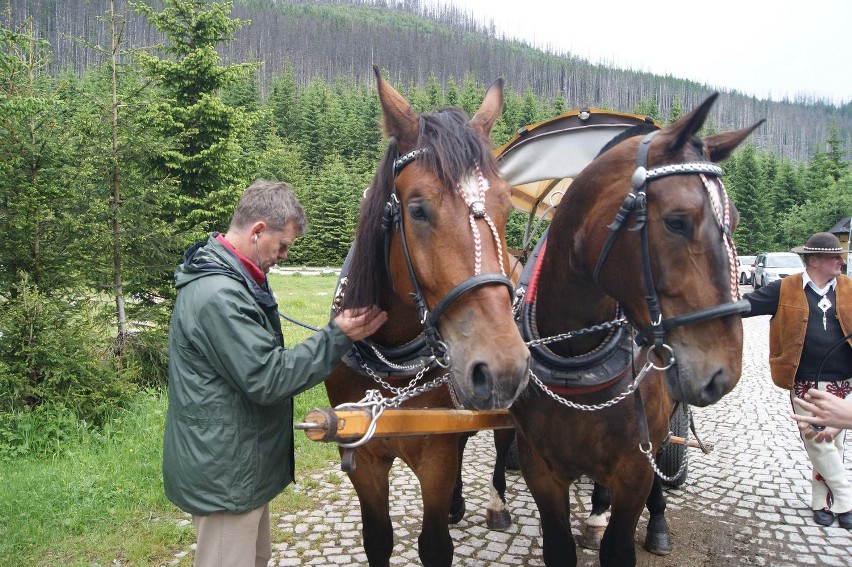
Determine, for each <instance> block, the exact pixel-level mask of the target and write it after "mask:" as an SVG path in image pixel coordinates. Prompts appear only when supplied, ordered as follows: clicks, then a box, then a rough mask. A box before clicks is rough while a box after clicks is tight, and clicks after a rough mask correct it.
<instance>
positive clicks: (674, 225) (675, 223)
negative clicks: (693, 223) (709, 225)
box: [663, 217, 687, 234]
mask: <svg viewBox="0 0 852 567" xmlns="http://www.w3.org/2000/svg"><path fill="white" fill-rule="evenodd" d="M663 222H664V223H665V225H666V229H667V230H668V231H669V232H674V233H677V234H686V230H687V222H686V221H685V220H684V219H683V218H681V217H673V218H668V219H665V220H664V221H663Z"/></svg>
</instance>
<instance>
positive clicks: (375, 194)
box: [343, 108, 497, 308]
mask: <svg viewBox="0 0 852 567" xmlns="http://www.w3.org/2000/svg"><path fill="white" fill-rule="evenodd" d="M419 128H420V131H419V134H418V139H417V145H416V146H415V148H408V149H407V150H412V149H418V148H426V149H427V150H428V151H426V152H424V153H421V154H420V155H418V156H417V158H416V159H417V161H418V162H421V163H423V164H425V165H426V166H427V167H428V168H429V170H430V171H432V172H433V173H434V175H435V176H436V177H437V178H438V179H439V180H440V182H441V185H442V186H443V188H444V189H445V190H446V191H455V190H456V187H457V185H458V183H459V182H460V181H461V180H462V179H463V178H464V177H465V176H466V175H467V174H468V173H469V172H470V171H471V169H472V168H473V166H474V163H478V164H479V167H480V169H481V170H482V174H483V175H484V176H486V177H489V176H495V175H497V166H496V164H495V162H494V158H493V156H492V155H491V149H490V142H488V141H487V140H485V139H483V138H482V137H481V136H480V134H479V133H478V132H477V131H476V130H474V129H473V128H471V127H470V125H469V124H468V117H467V115H466V114H465V113H464V112H463V111H462V110H460V109H458V108H445V109H441V110H437V111H435V112H429V113H425V114H422V115H421V116H420V126H419ZM399 151H400V150H399V148H398V146H397V143H396V140H394V139H391V140H390V142H389V144H388V149H387V151H386V152H385V155H384V157H383V158H382V161H381V162H380V164H379V167H378V170H377V171H376V175H375V177H374V178H373V182H372V183H371V184H370V188H369V190H368V191H367V194H366V197H365V198H364V201H363V202H362V203H361V211H360V215H359V219H358V229H357V231H356V234H355V243H356V245H355V249H354V250H353V252H352V258H351V261H350V268H349V274H348V283H347V286H346V295H345V297H344V299H343V307H344V308H349V307H362V306H367V305H380V306H381V307H387V306H386V305H382V292H383V291H384V290H385V289H387V287H388V286H390V281H389V279H388V274H387V268H386V266H385V261H386V260H385V249H384V232H383V231H382V213H383V211H384V208H385V204H386V203H387V202H388V199H389V198H390V195H391V192H392V191H393V187H394V181H395V176H394V173H393V162H394V160H395V159H396V158H397V157H399ZM405 277H408V275H407V274H406V275H405Z"/></svg>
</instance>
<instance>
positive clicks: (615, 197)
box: [554, 94, 763, 406]
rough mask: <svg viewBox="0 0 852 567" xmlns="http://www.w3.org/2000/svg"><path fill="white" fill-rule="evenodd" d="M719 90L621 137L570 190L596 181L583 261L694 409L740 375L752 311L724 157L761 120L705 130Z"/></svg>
mask: <svg viewBox="0 0 852 567" xmlns="http://www.w3.org/2000/svg"><path fill="white" fill-rule="evenodd" d="M716 96H717V95H716V94H714V95H712V96H711V97H709V98H708V99H707V100H706V101H705V102H704V103H702V104H701V105H700V106H699V107H698V108H696V109H695V110H693V111H692V112H690V113H689V114H687V115H685V116H683V117H682V118H681V119H679V120H677V121H676V122H675V123H673V124H671V125H669V126H666V127H665V128H663V129H662V130H659V131H656V132H653V133H650V134H648V135H646V136H637V137H632V138H629V139H627V140H624V141H622V142H620V143H618V144H616V145H615V146H614V147H612V148H610V149H609V150H607V151H606V152H604V153H603V154H602V155H601V156H600V157H599V158H597V159H596V160H594V161H593V162H592V163H591V164H590V165H589V167H587V168H586V169H585V170H584V171H583V172H582V173H581V174H580V175H579V176H578V177H577V178H576V179H575V181H574V183H575V184H576V186H575V187H573V188H572V189H573V190H575V191H579V188H580V187H583V186H586V185H589V184H591V185H593V186H594V187H595V188H596V189H593V190H591V191H585V192H584V193H589V194H593V195H596V196H597V202H596V203H594V204H593V205H591V206H593V208H594V210H595V211H597V212H596V213H595V214H593V215H591V216H590V217H589V220H587V221H586V222H585V223H584V225H583V226H584V232H582V233H581V234H580V235H578V237H577V238H576V239H575V247H583V249H582V251H578V252H579V254H580V255H581V256H582V257H583V263H584V264H585V269H587V270H588V271H589V273H593V277H594V279H595V281H596V282H597V284H598V285H599V286H600V287H601V288H603V289H604V290H605V291H606V292H607V293H608V294H609V295H611V296H612V297H614V298H615V299H616V300H617V301H618V302H619V303H620V305H621V306H622V308H623V309H624V312H625V314H626V315H627V317H628V319H629V320H630V322H631V323H632V324H633V325H634V326H635V327H636V328H637V329H639V330H640V332H639V335H638V338H637V341H638V342H639V343H640V344H646V345H648V346H650V347H651V348H650V350H649V353H650V354H649V361H651V360H653V361H654V365H655V366H657V367H658V368H668V370H667V372H666V385H667V388H668V390H669V393H670V394H671V395H672V396H673V397H674V398H675V399H677V400H680V401H684V402H687V403H689V404H691V405H695V406H706V405H708V404H712V403H714V402H716V401H718V400H719V399H720V398H721V397H722V396H724V395H725V394H726V393H728V392H729V391H731V389H732V388H733V387H734V386H735V385H736V384H737V382H738V380H739V377H740V372H741V369H742V368H741V365H742V339H743V335H742V322H741V317H740V315H741V314H742V313H743V312H744V311H746V310H747V304H746V303H745V302H743V301H741V298H740V295H739V290H738V285H737V284H738V281H737V273H736V264H735V263H736V249H735V247H734V243H733V240H732V238H731V233H732V232H733V230H734V229H735V228H736V224H737V221H738V219H739V215H738V212H737V210H736V208H735V207H734V205H733V203H732V202H730V200H729V198H728V194H727V192H726V190H725V187H724V185H723V184H722V180H721V174H722V171H721V168H720V167H719V166H718V165H716V163H715V162H718V161H721V160H723V159H725V158H727V157H729V156H730V154H731V153H732V152H733V150H734V149H735V148H736V147H737V146H738V145H739V144H741V143H742V142H743V141H744V140H745V139H746V137H747V136H748V135H749V134H751V132H752V131H754V129H755V128H757V126H759V125H760V124H761V123H762V122H763V121H760V122H758V123H757V124H755V125H753V126H750V127H747V128H743V129H740V130H736V131H731V132H725V133H722V134H716V135H711V136H706V137H703V138H701V137H699V136H698V132H699V130H700V129H701V127H702V126H703V124H704V121H705V119H706V118H707V115H708V113H709V112H710V108H711V106H712V105H713V102H714V101H715V99H716ZM581 192H582V191H581ZM591 219H595V220H596V222H594V223H593V222H592V221H591ZM602 219H605V220H602ZM554 222H556V221H555V219H554Z"/></svg>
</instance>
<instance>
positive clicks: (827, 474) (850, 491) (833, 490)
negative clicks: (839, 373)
mask: <svg viewBox="0 0 852 567" xmlns="http://www.w3.org/2000/svg"><path fill="white" fill-rule="evenodd" d="M849 384H850V380H840V381H837V382H819V383H818V386H817V388H818V389H819V390H826V389H827V388H826V387H827V386H831V390H833V392H832V393H835V395H836V393H839V392H842V391H849V389H850V386H849ZM794 392H795V390H793V391H792V392H791V397H790V399H791V403H792V398H793V397H795V395H796V394H795V393H794ZM840 397H846V396H840ZM793 411H795V412H796V413H797V414H801V415H810V413H809V412H806V411H805V410H803V409H802V408H800V407H799V406H797V405H796V404H793ZM845 439H846V430H845V429H842V430H841V431H840V433H838V434H837V436H836V437H835V438H834V441H832V442H831V443H817V442H815V441H813V440H811V439H806V438H805V437H804V436H802V441H803V442H804V444H805V451H807V453H808V457H809V458H810V460H811V465H813V477H812V478H811V508H812V509H814V510H822V509H823V508H828V509H829V510H831V511H832V512H834V513H835V514H840V513H843V512H848V511H850V510H852V482H850V480H849V475H848V474H847V472H846V467H845V466H844V463H843V443H844V440H845Z"/></svg>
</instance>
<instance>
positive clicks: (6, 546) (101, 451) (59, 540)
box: [0, 275, 339, 567]
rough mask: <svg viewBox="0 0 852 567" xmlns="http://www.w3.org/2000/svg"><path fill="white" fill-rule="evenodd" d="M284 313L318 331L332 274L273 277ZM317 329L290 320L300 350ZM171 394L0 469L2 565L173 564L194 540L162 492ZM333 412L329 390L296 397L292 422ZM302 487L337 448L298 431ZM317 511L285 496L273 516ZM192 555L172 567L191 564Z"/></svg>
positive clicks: (140, 401)
mask: <svg viewBox="0 0 852 567" xmlns="http://www.w3.org/2000/svg"><path fill="white" fill-rule="evenodd" d="M270 282H271V284H272V286H273V289H274V290H275V292H276V295H277V296H278V302H279V307H280V309H281V311H282V312H283V313H285V314H286V315H288V316H289V317H292V318H294V319H297V320H299V321H303V322H305V323H308V324H310V325H312V326H315V327H321V326H323V325H325V323H326V322H327V321H328V314H329V306H330V304H331V295H332V294H333V292H334V289H335V285H336V278H335V277H333V276H311V277H285V276H274V275H273V276H271V278H270ZM311 333H312V331H309V330H306V329H303V328H301V327H298V326H296V325H293V324H291V323H287V322H286V321H285V322H284V337H285V339H286V341H287V344H288V345H293V344H295V343H297V342H299V341H301V340H303V339H305V338H306V337H308V336H309V335H310V334H311ZM166 403H167V402H166V396H165V395H164V394H160V393H157V392H142V393H140V394H139V395H138V397H137V398H136V399H135V401H134V403H133V404H131V405H130V407H128V408H126V409H125V410H122V411H120V412H117V413H116V415H115V416H113V418H112V419H111V420H109V422H108V424H107V425H106V427H105V428H104V429H103V430H102V431H100V432H97V433H95V432H92V431H89V430H85V429H83V428H80V430H79V431H78V432H77V433H76V434H75V435H73V436H72V438H71V440H69V441H66V442H63V443H62V444H60V445H58V446H57V448H56V451H55V454H54V456H53V457H52V458H50V459H20V460H16V461H10V462H0V479H2V482H0V566H2V567H7V566H8V567H18V566H21V565H27V566H66V565H74V566H76V565H79V566H89V567H91V566H100V565H103V566H106V565H113V564H114V562H115V561H118V562H120V564H121V565H125V566H127V565H139V566H147V565H166V564H171V562H172V561H173V560H174V555H175V553H177V552H180V551H187V550H189V547H190V545H191V544H192V543H193V542H194V540H195V532H194V529H193V527H192V525H191V523H189V524H185V525H181V521H183V520H187V519H189V518H188V517H187V516H186V515H184V514H183V513H182V512H181V511H180V510H178V509H177V508H176V507H175V506H173V505H172V504H171V503H170V502H169V501H168V500H167V499H166V497H165V496H164V494H163V486H162V477H161V466H162V465H161V459H162V438H163V422H164V417H165V411H166ZM316 407H328V398H327V396H326V394H325V389H324V388H323V387H322V386H318V387H316V388H313V389H311V390H309V391H307V392H305V393H303V394H300V395H299V396H297V398H296V409H295V419H296V420H297V421H301V419H302V418H304V416H305V415H306V414H307V413H308V411H310V410H311V409H313V408H316ZM295 437H296V475H297V481H302V479H305V480H308V478H307V477H308V476H309V475H310V474H312V473H314V472H316V471H319V470H321V469H323V468H326V467H327V466H328V463H329V462H330V461H337V460H338V459H339V457H338V453H337V449H336V446H334V445H333V444H326V443H315V442H312V441H309V440H308V439H307V438H306V437H305V435H304V434H303V433H301V432H296V436H295ZM312 505H313V504H312V503H311V502H310V500H309V499H307V498H306V497H305V496H304V495H303V494H302V493H301V492H299V491H295V490H291V489H288V490H286V491H285V492H284V493H283V494H281V495H280V496H279V497H278V498H276V499H275V500H274V501H273V503H272V512H273V513H280V512H284V511H291V512H292V511H293V510H305V511H307V510H308V509H310V507H311V506H312ZM191 561H192V559H191V554H187V555H185V556H184V557H182V558H181V559H180V560H179V561H177V562H176V563H175V564H176V565H180V566H188V565H191Z"/></svg>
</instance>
